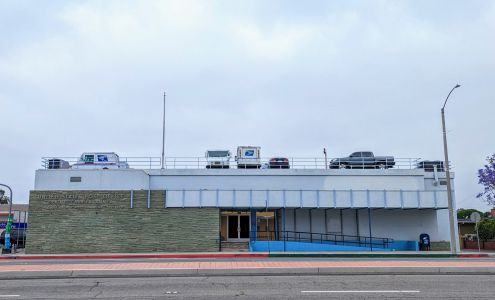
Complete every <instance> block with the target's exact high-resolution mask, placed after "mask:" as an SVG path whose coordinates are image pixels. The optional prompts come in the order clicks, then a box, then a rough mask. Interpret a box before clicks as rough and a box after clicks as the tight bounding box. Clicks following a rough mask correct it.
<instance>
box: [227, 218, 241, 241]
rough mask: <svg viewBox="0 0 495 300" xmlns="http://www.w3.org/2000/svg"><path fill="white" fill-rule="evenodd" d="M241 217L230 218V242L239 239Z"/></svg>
mask: <svg viewBox="0 0 495 300" xmlns="http://www.w3.org/2000/svg"><path fill="white" fill-rule="evenodd" d="M238 230H239V216H229V240H232V239H235V240H237V239H239V231H238Z"/></svg>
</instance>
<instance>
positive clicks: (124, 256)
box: [0, 251, 495, 260]
mask: <svg viewBox="0 0 495 300" xmlns="http://www.w3.org/2000/svg"><path fill="white" fill-rule="evenodd" d="M255 257H301V258H302V257H334V258H339V257H341V258H348V257H357V258H378V257H380V258H387V257H389V258H406V257H411V258H413V257H417V258H421V257H423V258H427V257H429V258H441V257H445V258H447V257H459V258H468V257H473V258H479V257H486V258H489V257H495V252H481V253H478V252H461V253H459V254H457V255H452V254H451V253H450V252H448V251H429V252H415V251H410V252H408V251H400V252H390V251H386V252H348V251H346V252H201V253H199V252H194V253H78V254H21V253H17V254H3V255H0V260H6V259H15V260H44V259H68V260H70V259H133V258H134V259H138V258H139V259H143V258H185V259H187V258H212V259H214V258H255Z"/></svg>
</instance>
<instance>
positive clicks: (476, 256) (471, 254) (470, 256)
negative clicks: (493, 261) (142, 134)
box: [457, 253, 495, 258]
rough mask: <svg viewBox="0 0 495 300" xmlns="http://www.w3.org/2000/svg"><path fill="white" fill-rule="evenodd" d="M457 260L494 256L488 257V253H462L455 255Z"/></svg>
mask: <svg viewBox="0 0 495 300" xmlns="http://www.w3.org/2000/svg"><path fill="white" fill-rule="evenodd" d="M457 257H459V258H478V257H495V255H490V254H488V253H462V254H457Z"/></svg>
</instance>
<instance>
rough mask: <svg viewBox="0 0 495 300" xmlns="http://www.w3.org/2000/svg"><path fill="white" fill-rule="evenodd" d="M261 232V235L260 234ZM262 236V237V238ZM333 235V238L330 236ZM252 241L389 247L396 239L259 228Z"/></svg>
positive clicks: (252, 232)
mask: <svg viewBox="0 0 495 300" xmlns="http://www.w3.org/2000/svg"><path fill="white" fill-rule="evenodd" d="M260 233H261V235H260ZM260 237H261V239H260ZM329 237H332V238H329ZM250 240H251V241H257V240H261V241H267V240H268V241H284V242H288V241H297V242H310V243H319V244H327V243H333V244H334V245H339V244H340V245H344V244H356V245H358V246H360V247H375V246H376V247H382V248H388V246H389V244H390V243H392V242H393V241H394V240H393V239H391V238H382V237H375V236H371V237H370V236H359V235H345V234H337V233H315V232H302V231H273V230H257V231H251V234H250Z"/></svg>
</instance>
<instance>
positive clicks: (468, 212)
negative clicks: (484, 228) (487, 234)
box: [457, 208, 483, 220]
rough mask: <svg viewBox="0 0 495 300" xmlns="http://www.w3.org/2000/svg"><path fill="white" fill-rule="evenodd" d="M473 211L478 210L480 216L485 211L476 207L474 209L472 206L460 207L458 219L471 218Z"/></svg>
mask: <svg viewBox="0 0 495 300" xmlns="http://www.w3.org/2000/svg"><path fill="white" fill-rule="evenodd" d="M473 212H477V213H479V214H480V216H482V215H483V213H482V212H481V211H479V210H476V209H472V208H468V209H464V208H459V209H458V210H457V219H458V220H464V219H469V217H471V214H472V213H473Z"/></svg>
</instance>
